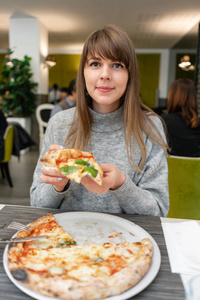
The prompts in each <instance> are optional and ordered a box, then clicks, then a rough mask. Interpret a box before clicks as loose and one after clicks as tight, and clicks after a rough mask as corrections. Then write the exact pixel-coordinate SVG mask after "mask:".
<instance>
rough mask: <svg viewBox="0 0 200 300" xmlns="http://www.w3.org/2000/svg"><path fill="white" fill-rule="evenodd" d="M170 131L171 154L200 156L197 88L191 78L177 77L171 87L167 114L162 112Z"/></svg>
mask: <svg viewBox="0 0 200 300" xmlns="http://www.w3.org/2000/svg"><path fill="white" fill-rule="evenodd" d="M161 117H162V118H163V119H164V121H165V123H166V127H167V131H168V142H169V147H170V149H171V150H170V152H169V153H170V154H171V155H176V156H188V157H200V120H199V118H198V102H197V94H196V88H195V85H194V83H193V81H192V80H190V79H177V80H175V81H174V82H173V83H172V85H171V86H170V89H169V94H168V99H167V114H162V115H161Z"/></svg>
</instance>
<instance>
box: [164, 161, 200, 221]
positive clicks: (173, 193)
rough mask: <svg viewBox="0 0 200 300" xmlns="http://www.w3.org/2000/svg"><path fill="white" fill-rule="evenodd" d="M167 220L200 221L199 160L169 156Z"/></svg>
mask: <svg viewBox="0 0 200 300" xmlns="http://www.w3.org/2000/svg"><path fill="white" fill-rule="evenodd" d="M167 160H168V169H169V175H168V181H169V197H170V208H169V213H168V217H169V218H182V219H195V220H200V158H191V157H180V156H170V157H168V158H167Z"/></svg>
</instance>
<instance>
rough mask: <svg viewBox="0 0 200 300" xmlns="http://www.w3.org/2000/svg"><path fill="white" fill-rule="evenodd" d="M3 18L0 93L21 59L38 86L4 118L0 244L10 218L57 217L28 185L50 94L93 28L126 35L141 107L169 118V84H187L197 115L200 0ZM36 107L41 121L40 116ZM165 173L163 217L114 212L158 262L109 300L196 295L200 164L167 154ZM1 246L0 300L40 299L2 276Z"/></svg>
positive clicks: (66, 0)
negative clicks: (24, 108) (147, 243)
mask: <svg viewBox="0 0 200 300" xmlns="http://www.w3.org/2000/svg"><path fill="white" fill-rule="evenodd" d="M0 20H1V22H0V91H1V89H2V86H1V84H2V78H3V76H4V71H5V69H4V66H5V65H6V66H7V68H8V66H9V68H12V66H14V64H15V59H17V60H21V61H23V59H24V57H25V56H28V57H30V61H29V67H30V72H31V73H32V77H31V78H32V81H33V82H34V84H35V87H34V89H33V90H34V96H35V100H34V101H35V107H34V109H33V111H32V112H31V113H28V114H25V116H24V115H23V113H21V115H20V114H19V115H17V114H16V113H13V114H12V112H11V114H10V111H9V113H7V112H4V113H5V116H6V118H7V121H8V122H9V124H11V127H13V128H12V129H11V131H10V132H8V140H9V138H10V140H9V141H8V142H7V144H6V145H7V146H6V147H7V148H5V149H6V150H5V157H4V160H3V161H2V162H0V165H1V172H0V239H1V236H2V237H3V238H8V236H9V235H10V234H11V233H12V234H14V232H12V231H9V230H8V229H3V225H4V224H5V223H8V222H10V221H12V220H13V219H14V220H15V221H18V222H20V223H23V224H27V223H29V222H31V221H33V220H35V219H36V218H38V217H40V216H42V215H43V214H45V213H47V212H48V211H51V212H52V213H55V214H56V213H58V212H59V210H58V209H51V208H42V209H41V208H32V207H31V206H30V187H31V184H32V181H33V173H34V170H35V167H36V164H37V161H38V158H39V154H40V149H41V145H42V140H43V135H44V132H45V129H46V126H47V124H48V119H49V114H50V111H51V109H52V107H51V105H49V103H48V95H49V93H50V91H51V90H52V87H53V85H54V84H55V83H56V84H57V85H58V87H59V89H60V90H62V89H63V88H66V87H68V86H69V83H70V81H71V80H72V79H74V78H76V76H77V71H78V67H79V62H80V58H81V53H82V49H83V44H84V41H85V40H86V38H87V37H88V36H89V34H90V33H91V32H93V31H95V30H97V29H99V28H101V27H103V26H105V25H107V24H116V25H118V26H120V27H121V28H123V29H124V30H125V31H126V32H127V33H128V35H129V37H130V38H131V40H132V42H133V45H134V47H135V49H136V55H137V60H138V65H139V73H140V96H141V99H142V101H143V102H144V104H145V105H146V106H148V107H149V108H151V109H152V110H154V111H155V112H156V113H157V114H158V115H161V114H162V113H165V112H166V108H167V98H168V91H169V88H170V85H171V84H172V82H174V81H175V80H177V79H180V78H186V79H190V80H192V81H193V82H194V84H195V87H196V90H197V98H198V110H199V116H200V71H199V68H200V3H199V0H192V1H186V0H173V1H172V0H169V1H163V0H107V1H105V0H101V1H96V0H59V1H54V2H53V1H51V2H50V1H48V0H40V1H39V2H38V3H37V2H34V1H25V0H18V1H14V0H7V1H2V0H0ZM0 96H2V95H0ZM30 97H32V96H30ZM1 101H2V99H1V100H0V107H1V109H2V105H1ZM31 101H32V100H30V106H31V105H32V103H31ZM42 105H43V106H44V107H43V110H44V111H45V113H44V114H43V115H42V113H41V111H42V110H41V111H40V110H39V108H41V109H42ZM48 105H49V106H48ZM45 114H46V115H45ZM12 125H13V126H12ZM21 128H22V129H21ZM170 159H171V160H170ZM173 159H174V160H173ZM5 163H6V166H7V168H8V172H9V176H10V177H8V176H7V173H6V171H5V169H4V165H5ZM168 168H169V195H170V209H169V214H168V216H167V217H165V218H164V217H161V218H160V217H154V216H139V215H130V216H129V215H128V214H125V215H124V216H122V215H120V216H118V217H121V218H123V220H125V219H126V220H128V221H129V222H133V223H132V224H137V225H138V226H139V227H140V228H142V230H144V231H145V232H147V233H148V234H149V235H150V237H153V241H154V242H155V245H154V246H155V254H154V255H157V258H156V259H155V257H154V261H153V266H152V269H153V270H151V273H150V275H149V277H150V279H148V278H147V280H146V281H145V283H144V284H143V283H141V286H140V285H139V286H138V290H136V289H134V288H133V289H131V290H130V291H131V292H130V293H127V294H125V295H124V296H122V297H120V296H119V298H113V297H111V298H109V299H110V300H112V299H116V300H122V299H136V300H137V299H144V300H145V299H159V300H165V299H166V300H169V299H173V300H175V299H177V300H179V299H186V300H195V299H200V289H199V287H200V255H199V253H200V240H199V241H197V239H196V237H197V236H198V237H199V236H200V228H199V225H200V223H199V222H200V184H199V176H200V158H198V157H195V158H188V157H187V158H185V157H184V158H183V157H182V158H180V157H171V158H168ZM65 213H66V214H67V212H65ZM116 217H117V215H116ZM110 222H111V221H110ZM125 226H126V224H125ZM139 233H140V232H139ZM194 244H195V245H194ZM1 246H2V245H1V244H0V261H1V262H2V264H1V265H0V282H5V284H3V283H0V286H1V288H0V299H5V300H17V299H20V300H21V299H22V300H28V299H29V300H30V299H36V296H37V295H35V294H34V293H32V292H30V291H27V290H26V289H24V288H23V287H21V286H18V284H16V282H15V280H13V278H12V276H11V275H10V276H9V271H8V270H6V271H5V270H4V269H5V264H6V263H5V253H4V248H3V247H4V245H3V247H1ZM3 253H4V254H3ZM179 254H180V255H179ZM3 255H4V256H3ZM3 265H4V267H3ZM7 275H8V276H7ZM198 275H199V278H197V280H199V281H198V284H197V286H198V288H197V286H196V287H195V292H194V293H197V292H199V294H198V297H199V298H195V296H194V297H193V295H191V289H192V286H191V284H192V280H193V279H194V278H195V279H196V276H198ZM8 277H9V278H8ZM9 279H10V280H11V281H10V280H9ZM1 297H2V298H1ZM3 297H4V298H3ZM32 297H33V298H32ZM37 297H38V298H37V299H41V300H43V299H50V298H48V297H44V296H37ZM53 299H54V298H53ZM55 299H59V298H55ZM107 299H108V298H107ZM85 300H86V299H85Z"/></svg>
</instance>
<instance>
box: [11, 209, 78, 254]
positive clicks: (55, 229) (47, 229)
mask: <svg viewBox="0 0 200 300" xmlns="http://www.w3.org/2000/svg"><path fill="white" fill-rule="evenodd" d="M27 227H29V228H30V231H29V233H26V232H24V231H20V232H19V233H18V235H17V236H16V237H18V238H19V237H29V236H46V238H42V239H39V240H35V241H28V242H24V244H23V245H24V248H26V250H25V251H30V250H32V249H51V248H54V247H58V248H59V247H61V248H63V247H68V246H71V245H76V242H75V241H74V240H73V238H72V237H71V236H70V235H69V234H68V233H67V232H66V231H65V230H64V229H63V228H62V227H61V226H60V225H59V224H58V223H57V221H56V219H55V217H54V215H53V214H52V213H47V214H46V215H44V216H42V217H41V218H39V219H37V220H35V221H34V222H32V223H29V224H28V225H27Z"/></svg>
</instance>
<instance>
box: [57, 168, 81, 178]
mask: <svg viewBox="0 0 200 300" xmlns="http://www.w3.org/2000/svg"><path fill="white" fill-rule="evenodd" d="M59 170H60V171H61V172H63V173H64V174H65V175H66V176H68V175H69V174H71V173H73V172H77V171H78V170H79V168H78V167H76V166H64V167H61V168H59Z"/></svg>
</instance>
